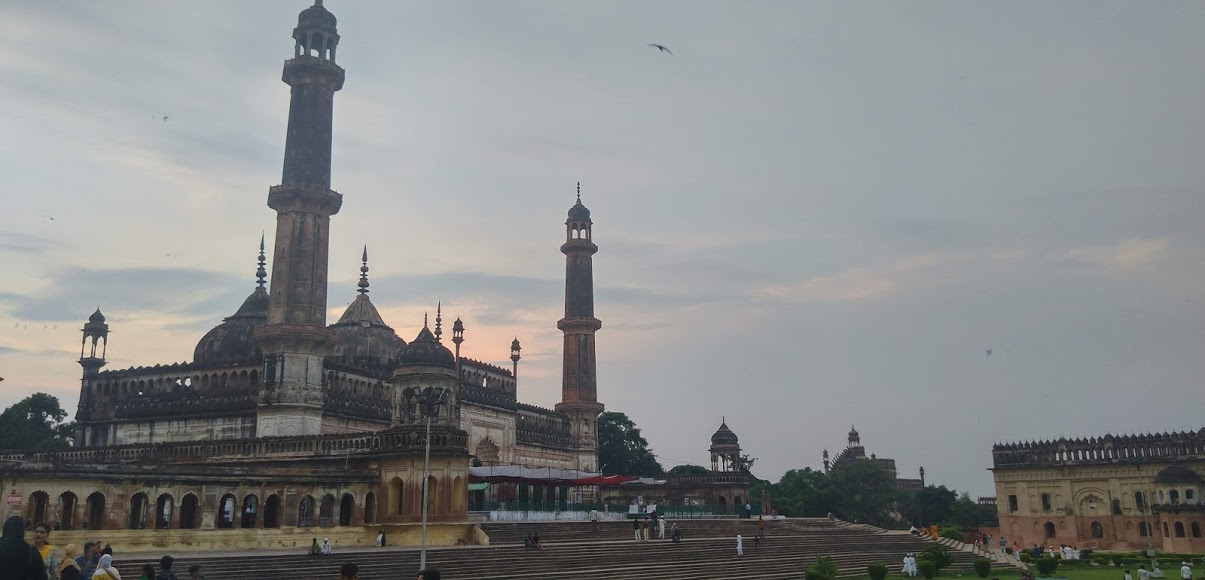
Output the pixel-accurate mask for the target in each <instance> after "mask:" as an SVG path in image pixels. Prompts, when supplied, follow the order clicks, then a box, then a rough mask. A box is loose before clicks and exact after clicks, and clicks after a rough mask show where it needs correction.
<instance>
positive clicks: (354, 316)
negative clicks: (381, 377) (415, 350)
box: [327, 293, 406, 368]
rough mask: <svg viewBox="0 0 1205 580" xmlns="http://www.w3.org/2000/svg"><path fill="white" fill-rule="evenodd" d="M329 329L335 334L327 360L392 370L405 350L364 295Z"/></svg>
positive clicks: (402, 341) (358, 297) (403, 344)
mask: <svg viewBox="0 0 1205 580" xmlns="http://www.w3.org/2000/svg"><path fill="white" fill-rule="evenodd" d="M330 328H331V330H333V331H335V346H334V348H333V349H332V350H331V353H330V354H329V355H327V359H328V360H334V361H338V362H342V363H344V364H349V365H354V366H357V367H366V368H392V367H393V366H395V365H396V364H397V362H398V358H399V357H400V356H401V353H402V350H404V349H405V348H406V341H404V340H402V339H401V337H399V336H398V335H397V333H395V332H394V331H393V329H392V328H390V327H389V325H387V324H385V321H384V320H383V319H382V318H381V314H380V313H379V312H377V309H376V307H375V306H373V305H372V302H371V301H370V300H369V299H368V295H367V294H366V293H365V294H360V295H359V296H356V299H355V300H354V301H352V303H351V305H349V306H348V307H347V310H345V311H344V312H343V316H341V317H339V321H338V322H336V323H334V324H332V325H331V326H330Z"/></svg>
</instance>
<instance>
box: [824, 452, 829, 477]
mask: <svg viewBox="0 0 1205 580" xmlns="http://www.w3.org/2000/svg"><path fill="white" fill-rule="evenodd" d="M824 472H825V473H828V449H825V450H824Z"/></svg>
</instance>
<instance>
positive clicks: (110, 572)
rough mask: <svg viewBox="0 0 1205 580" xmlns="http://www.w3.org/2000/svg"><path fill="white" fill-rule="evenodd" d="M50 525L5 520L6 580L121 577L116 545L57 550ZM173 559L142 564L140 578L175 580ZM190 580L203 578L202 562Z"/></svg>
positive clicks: (0, 549) (1, 550)
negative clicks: (155, 564) (28, 536)
mask: <svg viewBox="0 0 1205 580" xmlns="http://www.w3.org/2000/svg"><path fill="white" fill-rule="evenodd" d="M26 531H30V532H32V534H33V541H32V542H26V541H25V534H26ZM50 531H51V527H50V525H49V524H46V523H38V524H34V525H33V526H32V527H30V526H29V525H28V524H27V523H26V522H25V520H24V518H22V517H21V516H12V517H10V518H8V519H7V520H5V521H4V533H3V536H0V572H3V575H2V577H3V578H5V579H9V578H12V579H14V580H88V579H93V580H121V573H120V572H118V571H117V568H116V567H114V566H113V548H112V547H111V546H109V544H106V543H103V542H99V541H97V542H86V543H84V549H83V552H82V553H81V552H80V549H79V546H76V545H75V544H67V545H66V546H63V547H62V549H58V548H56V547H55V546H53V545H52V544H51V543H50ZM172 563H173V559H172V557H171V556H164V557H163V558H162V559H160V560H159V566H160V568H161V570H160V571H159V572H156V571H155V569H154V567H153V566H151V565H150V564H147V565H145V566H143V567H142V576H141V577H140V578H139V580H176V574H175V573H174V572H172ZM188 577H189V579H190V580H199V579H203V578H204V576H202V575H201V565H200V564H194V565H193V566H191V567H189V569H188Z"/></svg>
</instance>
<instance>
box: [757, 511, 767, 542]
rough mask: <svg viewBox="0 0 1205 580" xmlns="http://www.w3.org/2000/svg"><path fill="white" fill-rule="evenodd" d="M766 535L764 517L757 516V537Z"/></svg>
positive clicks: (760, 537)
mask: <svg viewBox="0 0 1205 580" xmlns="http://www.w3.org/2000/svg"><path fill="white" fill-rule="evenodd" d="M765 537H766V518H764V517H762V516H757V539H759V540H760V539H762V538H765Z"/></svg>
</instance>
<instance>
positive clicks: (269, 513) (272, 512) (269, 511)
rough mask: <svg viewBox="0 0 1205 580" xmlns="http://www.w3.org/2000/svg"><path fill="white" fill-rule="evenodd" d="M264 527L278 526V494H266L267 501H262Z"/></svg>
mask: <svg viewBox="0 0 1205 580" xmlns="http://www.w3.org/2000/svg"><path fill="white" fill-rule="evenodd" d="M264 527H265V528H279V527H280V496H279V495H276V494H272V495H270V496H268V501H266V502H264Z"/></svg>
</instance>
